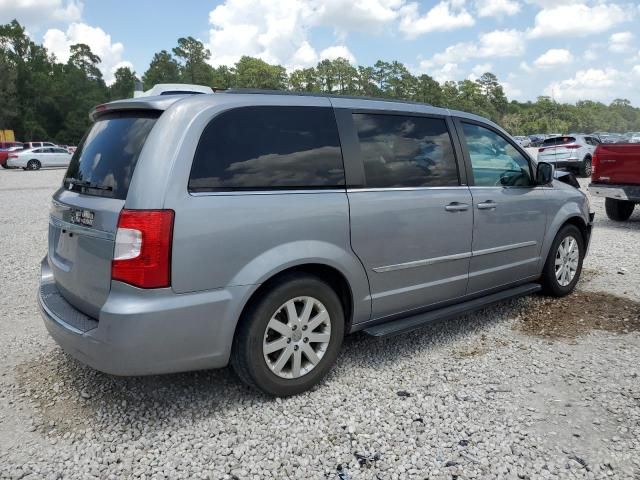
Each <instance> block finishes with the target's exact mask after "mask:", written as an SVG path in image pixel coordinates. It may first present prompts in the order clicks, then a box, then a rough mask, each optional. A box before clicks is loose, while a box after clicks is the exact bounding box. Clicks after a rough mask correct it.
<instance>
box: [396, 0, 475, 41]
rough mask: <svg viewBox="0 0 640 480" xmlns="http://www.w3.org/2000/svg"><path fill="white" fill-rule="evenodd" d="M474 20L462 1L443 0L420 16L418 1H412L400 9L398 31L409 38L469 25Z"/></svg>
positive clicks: (473, 22)
mask: <svg viewBox="0 0 640 480" xmlns="http://www.w3.org/2000/svg"><path fill="white" fill-rule="evenodd" d="M475 23H476V22H475V20H474V18H473V17H472V16H471V14H470V13H469V12H468V11H467V10H466V9H465V8H464V2H461V1H459V0H457V1H447V0H443V1H441V2H440V3H438V4H437V5H436V6H435V7H433V8H432V9H431V10H429V11H428V12H427V13H426V14H424V15H422V16H420V13H419V11H418V3H416V2H412V3H409V4H407V5H406V6H404V7H403V8H402V9H401V19H400V25H399V28H400V31H401V32H403V33H404V34H405V35H406V36H407V37H409V38H415V37H417V36H418V35H422V34H424V33H428V32H435V31H447V30H454V29H457V28H464V27H470V26H472V25H474V24H475Z"/></svg>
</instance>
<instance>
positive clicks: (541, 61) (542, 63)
mask: <svg viewBox="0 0 640 480" xmlns="http://www.w3.org/2000/svg"><path fill="white" fill-rule="evenodd" d="M572 61H573V55H571V52H570V51H569V50H565V49H564V48H551V49H549V50H547V51H546V52H545V53H543V54H542V55H540V56H539V57H538V58H537V59H536V61H535V62H533V63H534V65H535V66H536V67H538V68H553V67H557V66H560V65H566V64H568V63H571V62H572Z"/></svg>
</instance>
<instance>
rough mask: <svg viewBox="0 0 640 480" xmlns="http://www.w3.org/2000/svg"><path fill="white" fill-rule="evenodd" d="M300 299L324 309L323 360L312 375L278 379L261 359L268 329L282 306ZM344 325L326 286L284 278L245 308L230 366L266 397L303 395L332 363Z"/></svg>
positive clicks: (318, 281) (335, 298)
mask: <svg viewBox="0 0 640 480" xmlns="http://www.w3.org/2000/svg"><path fill="white" fill-rule="evenodd" d="M302 296H311V297H313V298H315V299H317V300H319V301H320V302H321V303H322V304H323V305H324V306H325V308H326V311H327V312H328V314H329V318H330V322H331V336H330V339H329V343H328V346H327V348H326V351H325V353H324V356H322V358H321V359H320V361H319V362H318V363H317V364H316V365H315V367H313V369H312V370H311V371H309V372H308V373H307V374H305V375H302V376H300V377H298V378H290V379H287V378H281V377H280V376H278V375H276V374H275V373H274V372H273V371H272V370H271V369H270V368H269V366H268V365H267V361H266V360H265V357H264V355H263V341H264V339H265V333H266V332H267V325H268V323H269V321H270V320H271V317H272V316H273V315H274V314H275V313H276V312H277V311H278V310H279V309H280V307H281V306H283V305H284V304H285V303H286V302H288V301H289V300H291V299H294V298H297V297H302ZM344 324H345V321H344V313H343V309H342V303H341V302H340V299H339V298H338V295H337V294H336V292H335V291H334V290H333V289H332V288H331V287H330V286H329V285H328V284H327V283H325V282H324V281H323V280H321V279H320V278H318V277H316V276H313V275H307V274H300V273H293V274H290V275H286V276H284V277H283V278H281V279H280V280H279V281H277V282H276V283H275V284H274V285H272V286H271V287H269V288H268V289H267V290H266V291H265V292H263V293H262V294H261V295H260V297H259V298H257V299H255V300H254V301H252V302H251V304H250V305H249V306H248V307H247V309H246V311H245V312H244V314H243V316H242V318H241V319H240V322H239V324H238V327H237V330H236V334H235V337H234V340H233V347H232V351H231V365H232V367H233V369H234V370H235V371H236V373H237V375H238V376H239V377H240V379H241V380H242V381H243V382H244V383H246V384H247V385H249V386H250V387H252V388H255V389H257V390H260V391H262V392H264V393H266V394H268V395H274V396H278V397H286V396H290V395H296V394H298V393H302V392H304V391H306V390H309V389H310V388H312V387H313V386H314V385H316V384H317V383H319V382H320V381H321V380H322V378H323V377H324V376H325V375H326V374H327V373H328V372H329V370H330V369H331V367H332V366H333V364H334V363H335V361H336V358H337V356H338V353H339V351H340V346H341V345H342V340H343V337H344ZM292 358H293V357H292Z"/></svg>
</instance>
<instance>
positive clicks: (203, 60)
mask: <svg viewBox="0 0 640 480" xmlns="http://www.w3.org/2000/svg"><path fill="white" fill-rule="evenodd" d="M173 54H174V55H175V56H176V57H178V58H179V59H180V60H181V61H182V75H181V77H182V79H183V80H184V81H185V82H188V83H194V84H199V85H209V84H210V83H211V78H212V73H213V72H212V70H213V69H212V68H211V65H209V64H208V63H207V60H209V58H211V52H210V51H209V49H208V48H205V46H204V44H203V43H202V42H201V41H200V40H196V39H195V38H193V37H187V38H184V37H183V38H179V39H178V46H177V47H175V48H174V49H173Z"/></svg>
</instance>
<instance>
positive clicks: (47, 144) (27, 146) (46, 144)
mask: <svg viewBox="0 0 640 480" xmlns="http://www.w3.org/2000/svg"><path fill="white" fill-rule="evenodd" d="M23 144H24V149H25V150H26V149H31V148H38V147H57V146H58V145H56V144H55V143H51V142H23Z"/></svg>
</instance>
